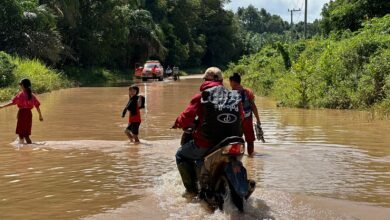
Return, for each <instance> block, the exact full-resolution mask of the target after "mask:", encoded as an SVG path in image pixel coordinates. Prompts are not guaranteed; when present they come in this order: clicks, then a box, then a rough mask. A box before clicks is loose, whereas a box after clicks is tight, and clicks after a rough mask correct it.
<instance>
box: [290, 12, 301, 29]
mask: <svg viewBox="0 0 390 220" xmlns="http://www.w3.org/2000/svg"><path fill="white" fill-rule="evenodd" d="M297 11H301V9H294V8H293V9H291V10H290V9H288V12H290V13H291V26H292V25H293V13H294V12H297Z"/></svg>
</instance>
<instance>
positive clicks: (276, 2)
mask: <svg viewBox="0 0 390 220" xmlns="http://www.w3.org/2000/svg"><path fill="white" fill-rule="evenodd" d="M307 2H308V3H307V20H308V22H312V21H314V20H315V19H319V18H321V15H320V14H321V10H322V7H323V5H324V4H325V3H328V2H329V0H307ZM250 4H252V5H253V6H255V7H256V8H258V9H261V8H264V9H265V10H267V12H269V13H271V14H276V15H279V16H280V17H282V18H283V19H284V20H286V21H288V22H290V20H291V14H290V12H288V9H299V8H300V9H301V11H299V12H294V14H293V22H294V23H296V22H299V21H303V19H304V16H305V15H304V10H305V0H231V1H230V3H229V4H226V5H225V8H226V9H230V10H233V11H236V10H237V8H238V7H247V6H248V5H250Z"/></svg>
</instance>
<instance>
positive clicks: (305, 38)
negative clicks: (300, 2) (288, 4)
mask: <svg viewBox="0 0 390 220" xmlns="http://www.w3.org/2000/svg"><path fill="white" fill-rule="evenodd" d="M306 32H307V0H305V39H306Z"/></svg>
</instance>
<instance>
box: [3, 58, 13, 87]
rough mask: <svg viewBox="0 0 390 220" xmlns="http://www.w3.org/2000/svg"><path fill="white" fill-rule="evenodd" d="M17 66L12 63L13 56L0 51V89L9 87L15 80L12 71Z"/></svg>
mask: <svg viewBox="0 0 390 220" xmlns="http://www.w3.org/2000/svg"><path fill="white" fill-rule="evenodd" d="M14 68H15V65H14V64H13V63H12V62H11V56H10V55H8V54H6V53H4V52H1V51H0V87H6V86H9V85H10V84H11V83H12V82H13V81H14V79H15V76H14V74H12V71H13V70H14Z"/></svg>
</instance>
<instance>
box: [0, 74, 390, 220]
mask: <svg viewBox="0 0 390 220" xmlns="http://www.w3.org/2000/svg"><path fill="white" fill-rule="evenodd" d="M199 84H200V79H188V80H182V81H180V82H172V81H166V82H148V83H140V88H141V94H143V95H145V96H146V98H147V103H146V106H147V107H146V110H145V111H143V112H142V114H143V115H142V119H143V122H142V124H141V129H140V137H141V139H142V140H143V144H141V145H138V146H136V145H131V144H129V143H128V142H127V141H126V136H125V135H124V134H123V129H124V128H125V126H126V119H122V118H121V117H120V116H121V111H122V109H123V107H124V105H125V104H126V102H127V99H128V97H127V88H126V87H109V88H107V87H106V88H75V89H67V90H60V91H56V92H52V93H49V94H44V95H40V96H39V98H40V100H41V102H42V111H43V114H44V118H45V121H44V122H42V123H40V122H39V121H38V120H37V115H36V114H35V112H34V123H33V135H32V138H33V141H36V142H40V143H41V144H40V145H38V144H37V145H33V146H30V147H22V148H20V149H19V150H18V148H16V147H15V146H14V145H12V144H10V143H11V142H13V141H14V140H15V135H14V129H15V115H16V109H15V108H8V109H3V110H2V111H1V112H0V149H1V152H0V219H52V218H56V219H77V218H87V219H89V218H92V219H118V218H119V219H129V216H134V213H136V214H137V215H138V216H140V217H144V218H168V219H177V218H182V217H184V218H187V219H204V218H206V219H229V218H233V219H235V218H241V217H243V216H241V217H240V215H239V214H238V213H236V212H234V211H233V212H229V211H227V212H225V213H222V212H219V211H217V212H216V213H212V212H211V211H210V210H209V209H208V208H207V206H206V205H205V204H203V203H201V202H199V201H191V200H188V199H187V198H184V197H182V193H183V192H184V187H183V186H182V185H181V182H180V178H179V176H178V173H177V171H176V166H175V162H174V154H175V151H176V149H177V147H178V143H179V141H178V138H179V137H180V133H181V132H180V131H179V130H172V129H170V127H171V125H172V123H173V122H174V120H175V118H176V116H177V115H178V114H179V113H180V112H181V111H182V110H183V109H184V108H185V106H186V105H187V104H188V102H189V100H190V98H191V97H192V96H193V95H194V93H195V92H197V91H198V90H199ZM257 104H258V106H259V107H260V113H261V118H262V122H263V123H262V124H263V130H264V132H265V137H266V140H267V143H266V144H262V143H260V142H256V147H255V150H256V151H257V153H258V154H257V155H256V156H255V157H254V158H247V157H244V164H245V166H246V167H247V169H248V173H249V174H248V175H249V176H250V177H253V178H254V179H255V180H256V181H257V182H258V188H257V190H256V191H255V194H254V195H253V197H252V198H251V199H250V200H249V201H248V203H247V204H246V209H247V213H246V214H245V216H244V218H245V219H258V218H261V217H264V218H276V219H300V218H302V219H336V218H341V219H348V218H349V217H348V216H353V214H354V213H355V214H356V215H357V216H360V218H362V219H364V218H366V216H365V215H364V212H363V211H365V212H366V213H367V212H370V213H375V215H377V216H376V217H377V218H376V219H381V216H386V214H389V208H384V207H389V206H390V197H389V196H388V195H390V178H389V170H390V169H389V168H390V166H389V165H390V147H389V143H390V137H389V136H388V135H387V134H389V133H390V123H388V121H373V120H371V118H370V116H369V115H368V114H366V113H364V112H354V111H338V110H302V109H288V108H282V109H278V108H275V107H274V106H275V103H274V102H272V101H270V100H269V99H266V98H258V99H257ZM85 140H89V141H85ZM102 140H105V141H102ZM386 195H387V196H386ZM325 197H326V198H329V201H328V200H327V199H326V198H325ZM316 198H321V199H320V200H318V199H316ZM330 198H333V199H338V200H337V201H336V200H330ZM342 200H348V201H356V202H363V203H368V204H370V205H371V206H382V208H380V207H379V208H376V207H368V206H364V205H354V204H352V203H345V202H342V203H341V202H340V201H342ZM330 204H338V205H337V206H332V205H330ZM151 206H152V207H151ZM176 207H181V209H177V208H176ZM340 207H343V210H349V212H348V213H349V214H348V215H346V216H343V215H340V210H338V209H339V208H340ZM374 208H375V209H374ZM151 209H152V210H155V212H150V210H151ZM20 210H23V211H20ZM115 210H116V211H115ZM118 210H121V211H119V214H118ZM227 210H234V209H229V208H228V209H227ZM360 212H361V213H360ZM113 213H117V214H113ZM125 213H126V214H125ZM341 213H342V212H341Z"/></svg>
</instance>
